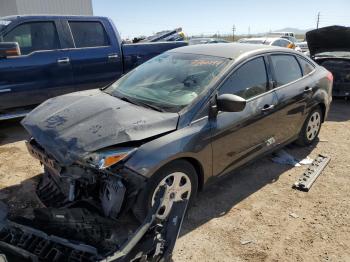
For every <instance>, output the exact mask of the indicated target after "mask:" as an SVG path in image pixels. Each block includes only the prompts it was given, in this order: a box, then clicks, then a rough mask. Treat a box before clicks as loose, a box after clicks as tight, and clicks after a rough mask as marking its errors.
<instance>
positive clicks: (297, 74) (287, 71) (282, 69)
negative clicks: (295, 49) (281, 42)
mask: <svg viewBox="0 0 350 262" xmlns="http://www.w3.org/2000/svg"><path fill="white" fill-rule="evenodd" d="M271 62H272V66H273V69H274V72H275V78H276V79H275V80H276V82H277V87H278V86H283V85H285V84H288V83H290V82H293V81H295V80H297V79H299V78H301V77H302V72H301V69H300V66H299V63H298V61H297V60H296V58H295V57H294V56H292V55H271Z"/></svg>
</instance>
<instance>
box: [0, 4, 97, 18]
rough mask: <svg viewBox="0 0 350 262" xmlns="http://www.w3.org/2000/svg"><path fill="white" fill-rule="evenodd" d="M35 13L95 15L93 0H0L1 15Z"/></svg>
mask: <svg viewBox="0 0 350 262" xmlns="http://www.w3.org/2000/svg"><path fill="white" fill-rule="evenodd" d="M33 14H51V15H53V14H56V15H93V11H92V0H0V17H1V16H9V15H33Z"/></svg>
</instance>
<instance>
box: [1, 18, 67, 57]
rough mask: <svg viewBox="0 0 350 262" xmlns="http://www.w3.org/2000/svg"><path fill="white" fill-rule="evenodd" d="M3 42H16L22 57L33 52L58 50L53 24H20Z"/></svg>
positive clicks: (58, 45) (58, 44)
mask: <svg viewBox="0 0 350 262" xmlns="http://www.w3.org/2000/svg"><path fill="white" fill-rule="evenodd" d="M3 40H4V42H17V43H18V45H19V47H20V49H21V53H22V54H23V55H27V54H30V53H32V52H34V51H43V50H55V49H59V48H60V42H59V39H58V34H57V30H56V26H55V24H54V23H53V22H33V23H25V24H21V25H19V26H17V27H15V28H14V29H13V30H12V31H10V32H9V33H7V34H6V35H5V36H4V37H3Z"/></svg>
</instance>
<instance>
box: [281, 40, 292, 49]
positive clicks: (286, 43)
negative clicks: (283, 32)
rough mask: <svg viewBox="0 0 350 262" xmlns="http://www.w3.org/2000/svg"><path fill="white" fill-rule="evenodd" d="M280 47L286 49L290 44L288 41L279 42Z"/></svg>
mask: <svg viewBox="0 0 350 262" xmlns="http://www.w3.org/2000/svg"><path fill="white" fill-rule="evenodd" d="M280 44H281V45H280V46H282V47H288V45H289V44H290V42H289V41H286V40H282V39H281V40H280Z"/></svg>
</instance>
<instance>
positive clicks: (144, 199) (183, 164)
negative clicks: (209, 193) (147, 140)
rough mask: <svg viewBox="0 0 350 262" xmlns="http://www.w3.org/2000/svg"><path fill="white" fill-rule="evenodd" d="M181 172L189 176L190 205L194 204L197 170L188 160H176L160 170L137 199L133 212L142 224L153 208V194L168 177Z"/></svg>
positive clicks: (196, 189) (196, 188)
mask: <svg viewBox="0 0 350 262" xmlns="http://www.w3.org/2000/svg"><path fill="white" fill-rule="evenodd" d="M176 172H181V173H184V174H186V175H187V177H188V178H189V179H190V181H191V194H190V197H189V205H190V204H191V203H192V202H193V199H194V197H195V196H196V194H197V191H198V176H197V173H196V170H195V169H194V167H193V166H192V164H191V163H189V162H188V161H186V160H175V161H173V162H171V163H169V164H167V165H165V166H164V167H162V168H160V169H159V170H158V171H157V172H156V173H155V174H154V175H153V176H152V177H151V178H150V179H149V180H148V182H147V184H146V186H145V188H144V189H143V190H142V191H141V192H140V194H139V195H138V197H137V200H136V203H135V205H134V206H133V208H132V210H133V213H134V215H135V217H136V218H137V219H138V220H139V221H140V222H141V221H143V220H144V218H145V217H146V215H147V212H148V210H149V209H150V208H151V206H152V198H153V194H154V192H155V191H156V189H157V187H158V185H159V184H160V183H161V182H162V180H163V179H165V178H166V177H167V176H169V175H171V174H173V173H176Z"/></svg>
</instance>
